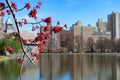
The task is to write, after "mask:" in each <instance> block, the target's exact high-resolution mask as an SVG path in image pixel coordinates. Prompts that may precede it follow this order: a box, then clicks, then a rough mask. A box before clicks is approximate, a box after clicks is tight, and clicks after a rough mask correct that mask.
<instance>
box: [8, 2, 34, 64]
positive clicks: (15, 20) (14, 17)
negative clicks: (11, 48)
mask: <svg viewBox="0 0 120 80" xmlns="http://www.w3.org/2000/svg"><path fill="white" fill-rule="evenodd" d="M6 3H7V5H8V7H9V9H10V11H11V14H12V16H13V19H14V22H15V25H16V28H17V32H18V35H20V31H19V27H18V23H17V19H16V16H15V14H14V12H13V10H12V8H11V6H10V3H9V1H8V0H6ZM20 44H21V48H22V51H23V53H24V55H26V56H27V57H28V59H29V60H30V62H31V63H32V64H34V63H33V62H32V59H31V58H30V56H28V55H27V53H26V52H25V50H24V47H23V44H22V42H21V41H20Z"/></svg>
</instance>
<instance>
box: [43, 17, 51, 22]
mask: <svg viewBox="0 0 120 80" xmlns="http://www.w3.org/2000/svg"><path fill="white" fill-rule="evenodd" d="M42 21H43V22H46V23H51V22H52V18H51V17H48V18H45V19H42Z"/></svg>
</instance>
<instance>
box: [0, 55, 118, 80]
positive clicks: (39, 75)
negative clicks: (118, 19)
mask: <svg viewBox="0 0 120 80" xmlns="http://www.w3.org/2000/svg"><path fill="white" fill-rule="evenodd" d="M19 70H20V65H19V64H18V63H17V62H16V60H10V61H6V62H2V63H0V80H19V77H20V73H19ZM21 74H22V80H120V57H119V55H93V54H90V55H89V54H41V55H40V59H39V61H38V62H37V63H36V66H33V65H32V64H31V63H30V62H29V61H28V60H25V62H24V65H23V68H22V73H21Z"/></svg>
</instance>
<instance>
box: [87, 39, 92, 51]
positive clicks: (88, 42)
mask: <svg viewBox="0 0 120 80" xmlns="http://www.w3.org/2000/svg"><path fill="white" fill-rule="evenodd" d="M86 49H87V51H88V52H94V39H93V38H92V37H89V38H88V39H87V43H86Z"/></svg>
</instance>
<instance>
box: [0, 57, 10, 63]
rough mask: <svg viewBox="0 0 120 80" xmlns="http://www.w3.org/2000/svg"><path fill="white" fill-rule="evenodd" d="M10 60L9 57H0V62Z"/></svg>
mask: <svg viewBox="0 0 120 80" xmlns="http://www.w3.org/2000/svg"><path fill="white" fill-rule="evenodd" d="M9 59H11V57H9V56H0V62H2V61H6V60H9Z"/></svg>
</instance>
